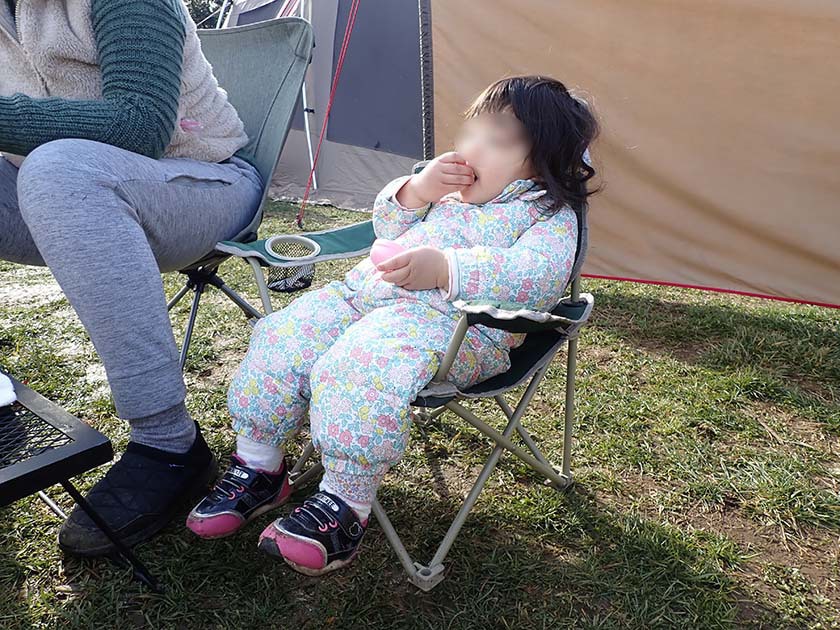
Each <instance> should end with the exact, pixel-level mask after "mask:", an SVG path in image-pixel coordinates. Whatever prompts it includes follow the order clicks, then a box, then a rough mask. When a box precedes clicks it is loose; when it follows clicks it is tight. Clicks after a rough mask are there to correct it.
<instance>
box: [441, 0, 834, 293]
mask: <svg viewBox="0 0 840 630" xmlns="http://www.w3.org/2000/svg"><path fill="white" fill-rule="evenodd" d="M432 21H433V42H434V91H435V132H436V150H437V152H438V153H439V152H441V151H443V150H446V148H447V147H448V146H449V145H450V144H451V138H452V134H453V131H454V129H455V128H456V126H457V124H458V119H459V112H461V111H462V110H463V109H464V107H465V105H466V104H467V103H468V102H469V101H470V100H471V99H472V98H473V97H474V96H475V94H476V93H477V92H479V91H480V90H481V89H482V88H483V87H484V86H486V85H487V84H489V83H490V82H491V81H493V80H495V79H497V78H499V77H501V76H503V75H506V74H520V73H546V74H549V75H552V76H555V77H557V78H559V79H561V80H563V81H564V82H566V83H567V84H568V85H570V86H575V87H579V88H580V89H581V92H582V94H583V95H585V96H586V97H587V98H588V99H589V100H590V101H591V102H592V103H593V104H594V106H595V107H596V109H597V111H598V113H599V115H600V118H601V120H602V125H603V135H602V138H601V141H600V144H599V145H598V147H597V151H596V159H597V161H598V162H599V163H600V164H599V166H600V167H601V168H602V172H603V174H604V179H605V182H606V189H605V191H604V192H603V193H602V194H601V195H600V196H598V197H597V198H595V199H594V200H593V203H592V207H591V215H590V216H591V225H592V245H591V249H590V254H589V258H588V263H587V267H586V270H585V271H586V272H588V273H590V274H595V275H605V276H616V277H622V278H640V279H646V280H656V281H662V282H671V283H679V284H687V285H699V286H704V287H714V288H722V289H727V290H735V291H744V292H750V293H758V294H766V295H772V296H777V297H786V298H792V299H797V300H804V301H812V302H818V303H831V304H835V305H837V304H840V63H839V62H840V1H837V0H658V1H657V0H586V1H585V2H584V1H578V0H458V1H457V2H456V1H454V0H433V2H432Z"/></svg>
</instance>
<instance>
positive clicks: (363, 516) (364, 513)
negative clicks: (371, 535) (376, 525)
mask: <svg viewBox="0 0 840 630" xmlns="http://www.w3.org/2000/svg"><path fill="white" fill-rule="evenodd" d="M318 490H321V491H322V492H329V493H330V494H334V495H335V496H337V497H339V498H340V499H341V500H342V501H344V502H345V503H346V504H347V505H349V506H350V507H351V508H353V511H354V512H355V513H356V516H358V517H359V520H360V521H362V523H364V522H365V521H366V520H367V519H368V517H369V516H370V509H371V504H370V503H358V502H356V501H353V500H351V499H348V498H347V497H344V496H342V495H341V493H340V492H337V491H336V490H335V488H333V487H332V486H331V485H330V484H329V483H327V482H326V481H324V480H321V483H320V484H319V485H318Z"/></svg>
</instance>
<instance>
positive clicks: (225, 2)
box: [216, 0, 230, 28]
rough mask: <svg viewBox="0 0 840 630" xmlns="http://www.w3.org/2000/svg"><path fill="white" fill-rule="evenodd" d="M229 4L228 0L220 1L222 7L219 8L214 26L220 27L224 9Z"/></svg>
mask: <svg viewBox="0 0 840 630" xmlns="http://www.w3.org/2000/svg"><path fill="white" fill-rule="evenodd" d="M229 4H230V0H225V1H224V2H222V8H221V9H219V19H218V20H216V28H222V20H224V18H225V10H226V9H227V8H228V5H229Z"/></svg>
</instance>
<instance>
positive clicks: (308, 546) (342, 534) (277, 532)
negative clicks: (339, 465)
mask: <svg viewBox="0 0 840 630" xmlns="http://www.w3.org/2000/svg"><path fill="white" fill-rule="evenodd" d="M367 523H368V521H367V519H365V522H364V523H362V522H361V521H360V520H359V517H358V516H357V515H356V512H354V511H353V509H352V508H351V507H350V506H349V505H347V504H346V503H345V502H344V501H342V500H341V499H340V498H339V497H337V496H336V495H334V494H332V493H329V492H323V491H320V492H316V493H315V494H313V495H312V496H311V497H309V498H308V499H306V500H305V501H304V502H303V504H302V505H301V506H300V507H296V508H295V509H294V510H292V513H291V514H289V516H287V517H286V518H280V519H277V520H276V521H274V522H273V523H272V524H271V525H269V526H268V527H266V528H265V530H263V533H262V534H261V535H260V542H259V548H260V549H261V550H262V551H264V552H266V553H267V554H269V555H271V556H275V557H277V558H283V560H285V561H286V563H287V564H288V565H289V566H291V567H292V568H293V569H294V570H295V571H299V572H300V573H303V574H304V575H323V574H325V573H329V572H330V571H335V570H336V569H340V568H341V567H343V566H346V565H347V564H349V563H350V562H351V561H352V560H353V558H354V557H355V556H356V554H357V553H358V551H359V545H360V543H361V542H362V537H363V536H364V534H365V529H366V528H367Z"/></svg>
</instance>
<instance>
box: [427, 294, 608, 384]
mask: <svg viewBox="0 0 840 630" xmlns="http://www.w3.org/2000/svg"><path fill="white" fill-rule="evenodd" d="M594 304H595V298H594V297H593V296H592V294H591V293H581V294H580V297H579V298H578V299H577V300H573V299H572V298H571V296H567V297H564V298H563V299H562V300H560V303H559V304H558V305H557V306H555V307H554V308H553V309H551V311H550V312H549V311H535V310H533V309H530V308H528V307H527V306H523V305H522V304H515V303H512V302H493V301H488V300H477V301H471V302H467V301H464V300H456V301H455V302H453V303H452V305H453V306H454V307H455V308H457V309H458V310H459V311H461V319H460V320H459V321H458V326H457V328H456V329H455V332H454V333H453V335H452V339H451V340H450V341H449V346H448V347H447V349H446V353H445V354H444V356H443V359H442V360H441V363H440V366H439V367H438V371H437V374H436V375H435V377H434V379H432V382H435V383H440V382H443V381H444V380H445V379H446V377H447V375H448V374H449V370H450V369H451V368H452V365H453V364H454V363H455V358H456V357H457V356H458V351H459V350H460V348H461V344H462V343H463V342H464V338H465V337H466V336H467V330H468V329H469V328H470V326H476V325H481V326H487V327H488V328H497V329H500V330H506V331H508V332H513V333H531V332H542V331H546V330H556V331H560V332H562V333H563V334H564V335H565V336H566V337H567V338H569V339H572V338H574V337H576V336H577V333H578V331H579V330H580V329H581V328H582V327H583V326H584V325H585V324H586V322H587V321H588V320H589V315H590V314H591V313H592V307H593V306H594Z"/></svg>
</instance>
